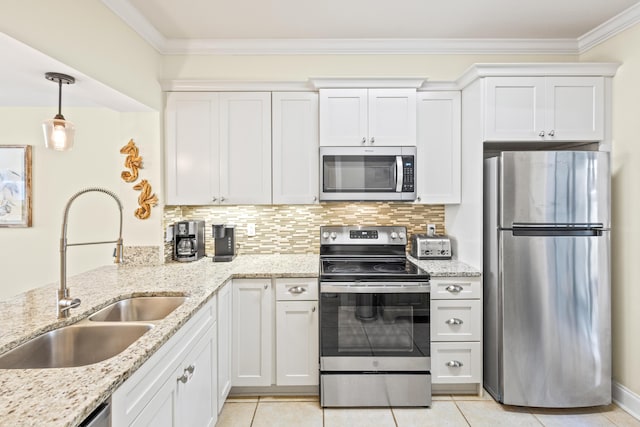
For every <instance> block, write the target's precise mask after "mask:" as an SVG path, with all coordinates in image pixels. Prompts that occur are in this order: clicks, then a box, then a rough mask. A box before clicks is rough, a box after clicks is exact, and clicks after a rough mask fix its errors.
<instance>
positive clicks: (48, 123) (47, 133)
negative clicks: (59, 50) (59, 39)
mask: <svg viewBox="0 0 640 427" xmlns="http://www.w3.org/2000/svg"><path fill="white" fill-rule="evenodd" d="M44 77H45V78H46V79H47V80H50V81H52V82H56V83H58V114H56V116H55V117H54V118H53V119H50V120H45V121H44V123H43V124H42V130H44V145H45V147H47V148H49V149H51V150H57V151H66V150H70V149H71V148H73V138H74V136H75V133H76V127H75V126H74V124H73V123H71V122H70V121H67V120H65V118H64V116H63V115H62V111H61V110H62V84H63V83H64V84H67V85H71V84H74V83H75V81H76V79H74V78H73V77H71V76H68V75H66V74H61V73H45V75H44Z"/></svg>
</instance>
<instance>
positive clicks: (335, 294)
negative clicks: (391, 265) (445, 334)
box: [320, 282, 431, 372]
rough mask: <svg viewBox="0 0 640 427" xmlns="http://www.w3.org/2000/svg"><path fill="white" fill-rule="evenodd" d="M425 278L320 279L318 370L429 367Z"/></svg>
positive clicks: (428, 329)
mask: <svg viewBox="0 0 640 427" xmlns="http://www.w3.org/2000/svg"><path fill="white" fill-rule="evenodd" d="M429 301H430V288H429V284H428V283H396V282H390V283H373V282H371V283H366V284H365V283H363V282H360V283H359V284H353V283H335V282H321V284H320V369H321V370H322V371H367V372H379V371H385V372H386V371H405V372H406V371H428V370H429V369H430V368H431V359H430V346H431V344H430V312H429V309H430V304H429Z"/></svg>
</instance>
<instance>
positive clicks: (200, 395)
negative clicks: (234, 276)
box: [112, 296, 218, 427]
mask: <svg viewBox="0 0 640 427" xmlns="http://www.w3.org/2000/svg"><path fill="white" fill-rule="evenodd" d="M216 349H217V343H216V296H214V297H213V298H212V299H211V300H210V301H209V302H208V303H207V304H206V305H205V306H204V307H203V308H201V309H200V310H199V311H198V312H197V313H196V314H195V315H194V316H193V317H192V318H191V319H190V320H189V321H188V322H187V323H186V324H185V325H184V326H183V327H182V328H181V329H180V330H179V331H178V332H176V334H175V335H174V336H173V337H171V338H170V339H169V341H167V342H166V343H165V344H164V345H163V346H162V347H160V349H159V350H158V351H157V352H155V353H154V354H153V355H152V356H151V357H150V358H149V360H147V361H146V362H145V363H144V364H143V365H142V366H141V367H140V368H139V369H138V370H137V371H136V372H135V373H134V374H133V375H132V376H131V377H130V378H129V379H127V380H126V381H125V382H124V383H123V384H122V385H121V386H120V387H119V388H118V389H117V390H116V391H115V392H114V394H113V395H112V427H120V426H154V427H155V426H186V425H188V426H202V427H212V426H214V425H215V423H216V421H217V417H218V405H217V399H216V390H217V381H216V372H217V369H216V366H217V363H216V359H217V351H216Z"/></svg>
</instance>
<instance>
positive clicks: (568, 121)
mask: <svg viewBox="0 0 640 427" xmlns="http://www.w3.org/2000/svg"><path fill="white" fill-rule="evenodd" d="M485 85H486V86H485V90H486V101H487V102H486V109H485V126H484V140H485V141H600V140H602V139H603V138H604V103H605V99H604V78H603V77H487V78H485Z"/></svg>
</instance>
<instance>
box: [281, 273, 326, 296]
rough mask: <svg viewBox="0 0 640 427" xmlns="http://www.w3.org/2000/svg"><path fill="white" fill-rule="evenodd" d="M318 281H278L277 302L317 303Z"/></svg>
mask: <svg viewBox="0 0 640 427" xmlns="http://www.w3.org/2000/svg"><path fill="white" fill-rule="evenodd" d="M317 299H318V279H317V278H316V277H305V278H283V279H276V300H277V301H316V300H317Z"/></svg>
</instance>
